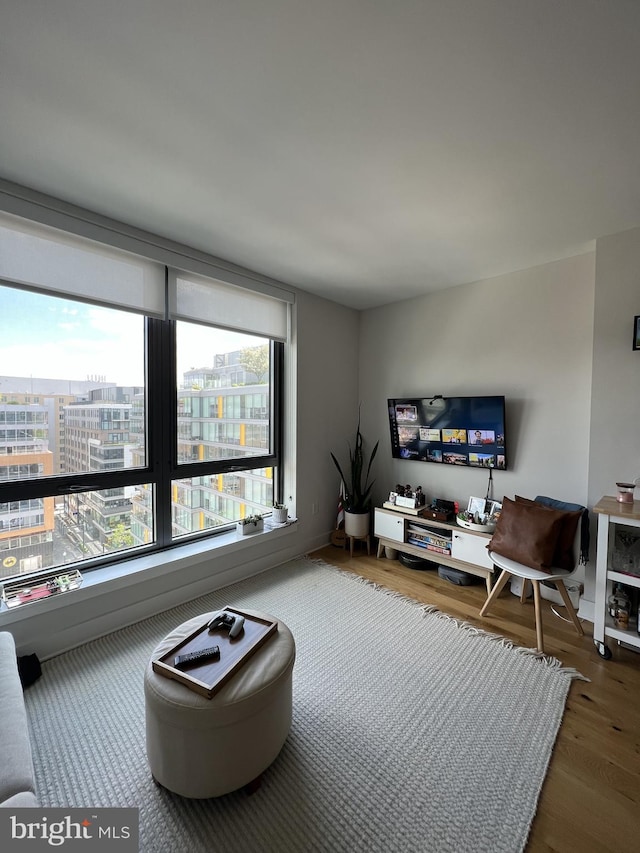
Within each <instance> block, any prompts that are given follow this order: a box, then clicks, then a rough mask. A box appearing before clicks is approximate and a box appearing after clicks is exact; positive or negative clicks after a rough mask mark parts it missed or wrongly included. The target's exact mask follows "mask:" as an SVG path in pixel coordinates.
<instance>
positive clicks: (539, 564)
mask: <svg viewBox="0 0 640 853" xmlns="http://www.w3.org/2000/svg"><path fill="white" fill-rule="evenodd" d="M564 515H565V513H563V512H559V511H557V510H549V509H548V508H547V507H543V506H541V505H540V504H537V503H535V501H532V502H531V503H528V502H527V503H525V502H523V501H512V500H511V499H510V498H504V500H503V502H502V512H501V513H500V518H499V519H498V523H497V524H496V529H495V531H494V534H493V537H492V538H491V541H490V542H489V545H488V548H489V551H494V552H495V553H496V554H500V555H501V556H503V557H508V558H509V559H510V560H515V561H516V562H517V563H522V564H523V565H524V566H529V567H530V568H532V569H539V570H540V571H543V572H550V571H551V569H552V568H553V557H554V554H555V550H556V545H557V543H558V538H559V536H560V533H561V531H562V526H563V523H564Z"/></svg>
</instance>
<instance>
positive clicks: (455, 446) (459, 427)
mask: <svg viewBox="0 0 640 853" xmlns="http://www.w3.org/2000/svg"><path fill="white" fill-rule="evenodd" d="M388 403H389V426H390V428H391V451H392V453H393V456H394V457H395V458H396V459H413V460H415V461H417V462H437V463H440V464H443V465H468V466H471V467H472V468H500V469H502V470H506V467H507V455H506V446H505V429H504V425H505V406H504V397H440V396H437V397H422V398H413V397H403V398H401V399H400V398H394V399H391V400H389V401H388Z"/></svg>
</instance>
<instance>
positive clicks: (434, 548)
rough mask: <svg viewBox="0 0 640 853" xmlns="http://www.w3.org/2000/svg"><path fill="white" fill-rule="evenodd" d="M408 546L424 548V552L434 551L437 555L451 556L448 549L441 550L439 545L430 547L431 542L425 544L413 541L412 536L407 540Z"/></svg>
mask: <svg viewBox="0 0 640 853" xmlns="http://www.w3.org/2000/svg"><path fill="white" fill-rule="evenodd" d="M407 542H408V544H409V545H416V546H417V547H418V548H424V550H425V551H435V552H436V553H437V554H446V555H450V554H451V549H450V548H441V547H440V546H439V545H432V544H431V542H425V541H424V540H423V539H414V538H413V537H412V536H409V537H408V538H407Z"/></svg>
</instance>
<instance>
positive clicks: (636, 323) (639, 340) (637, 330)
mask: <svg viewBox="0 0 640 853" xmlns="http://www.w3.org/2000/svg"><path fill="white" fill-rule="evenodd" d="M633 348H634V349H640V314H636V316H635V317H634V318H633Z"/></svg>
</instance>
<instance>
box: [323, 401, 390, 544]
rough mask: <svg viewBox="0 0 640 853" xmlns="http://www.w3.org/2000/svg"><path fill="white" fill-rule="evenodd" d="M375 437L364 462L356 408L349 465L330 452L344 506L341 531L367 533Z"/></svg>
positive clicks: (350, 534) (351, 534)
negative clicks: (340, 481) (338, 477)
mask: <svg viewBox="0 0 640 853" xmlns="http://www.w3.org/2000/svg"><path fill="white" fill-rule="evenodd" d="M379 443H380V442H379V441H377V442H376V443H375V446H374V448H373V450H372V451H371V455H370V456H369V461H368V462H367V459H366V455H365V452H364V439H363V437H362V433H361V432H360V413H359V412H358V426H357V429H356V436H355V441H354V444H353V447H352V446H351V444H349V465H348V467H347V466H345V469H344V471H343V469H342V468H341V466H340V463H339V462H338V460H337V459H336V457H335V456H334V454H333V453H332V454H331V458H332V459H333V462H334V464H335V466H336V468H337V469H338V473H339V474H340V479H341V480H342V486H343V490H344V495H343V497H342V505H343V507H344V532H345V533H346V535H347V536H354V537H356V538H364V537H365V536H368V535H369V518H370V512H371V489H372V488H373V484H374V482H375V481H374V480H372V481H371V482H369V475H370V473H371V466H372V464H373V460H374V459H375V457H376V453H377V452H378V444H379Z"/></svg>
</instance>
